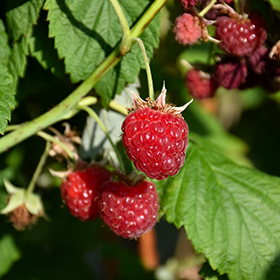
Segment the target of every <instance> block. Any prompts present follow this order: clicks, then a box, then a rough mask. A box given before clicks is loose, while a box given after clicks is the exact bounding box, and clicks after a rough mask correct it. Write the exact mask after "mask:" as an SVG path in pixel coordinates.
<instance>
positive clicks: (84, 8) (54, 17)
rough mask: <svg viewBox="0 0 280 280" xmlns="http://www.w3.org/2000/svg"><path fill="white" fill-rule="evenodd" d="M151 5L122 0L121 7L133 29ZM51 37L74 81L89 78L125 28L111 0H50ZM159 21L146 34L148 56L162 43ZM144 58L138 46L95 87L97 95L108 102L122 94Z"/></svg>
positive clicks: (47, 6) (133, 78) (48, 4)
mask: <svg viewBox="0 0 280 280" xmlns="http://www.w3.org/2000/svg"><path fill="white" fill-rule="evenodd" d="M150 4H151V2H150V1H149V0H142V1H140V0H137V1H129V0H123V1H121V2H120V5H121V7H122V9H123V12H124V14H125V16H126V18H127V21H128V23H129V25H130V26H133V24H134V23H135V22H136V21H137V20H138V19H139V17H140V16H141V15H142V13H143V12H144V10H145V9H146V8H147V7H148V6H149V5H150ZM45 8H46V9H48V20H49V21H50V24H49V36H51V37H54V38H55V47H56V48H57V50H58V54H59V57H60V58H65V66H66V72H67V73H70V78H71V81H72V82H75V83H76V82H79V81H81V80H84V79H86V78H87V77H88V76H89V75H90V74H91V73H92V72H93V71H94V69H95V68H96V67H97V66H98V65H99V64H100V63H101V62H102V61H103V60H104V59H105V58H106V56H108V55H109V54H110V53H111V51H112V50H113V48H114V47H115V46H116V45H117V43H118V42H119V41H120V40H121V38H122V35H123V34H122V29H121V26H120V23H119V20H118V17H117V16H116V13H115V11H114V9H113V8H112V6H111V4H110V1H108V0H93V1H87V0H47V1H46V4H45ZM159 27H160V21H159V17H158V16H157V17H156V18H155V19H154V20H153V21H152V22H151V23H150V25H149V26H148V27H147V28H146V30H145V31H144V32H143V34H142V36H141V38H142V40H143V41H144V43H145V47H146V50H147V54H148V57H149V58H150V57H151V56H152V54H153V47H156V46H157V45H158V43H159ZM141 67H142V68H144V59H143V57H142V54H141V51H140V48H139V47H138V46H137V45H136V44H135V45H134V46H133V48H132V50H131V52H130V53H129V54H128V55H126V56H125V57H124V58H123V59H122V61H121V63H120V64H119V65H117V66H116V67H115V68H114V69H113V70H111V71H110V72H109V73H107V75H106V76H105V77H104V78H103V79H101V80H100V81H99V82H98V84H97V85H96V91H97V93H98V94H99V95H100V96H102V97H103V98H105V100H106V102H105V103H108V101H109V100H110V99H111V98H112V97H113V95H114V94H115V93H120V92H121V91H122V89H123V88H124V86H125V82H128V83H133V82H134V81H135V78H136V75H138V73H139V71H140V69H141Z"/></svg>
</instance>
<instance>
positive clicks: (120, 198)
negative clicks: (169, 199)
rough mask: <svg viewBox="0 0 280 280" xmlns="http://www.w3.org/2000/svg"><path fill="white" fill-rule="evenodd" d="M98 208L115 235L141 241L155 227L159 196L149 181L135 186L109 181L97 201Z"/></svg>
mask: <svg viewBox="0 0 280 280" xmlns="http://www.w3.org/2000/svg"><path fill="white" fill-rule="evenodd" d="M98 207H99V210H100V217H101V218H102V219H103V221H104V222H105V224H107V225H108V226H109V227H110V228H111V229H112V231H113V232H114V233H115V234H117V235H120V236H122V237H124V238H138V237H140V236H141V235H142V234H143V233H145V232H147V231H148V230H150V229H151V228H152V227H153V226H154V225H155V224H156V221H157V218H158V209H159V203H158V194H157V191H156V188H155V185H154V184H153V183H152V182H149V181H142V182H139V183H136V185H134V186H132V187H130V186H128V185H127V184H126V183H125V182H116V181H108V182H107V183H105V185H104V187H103V191H102V194H101V196H100V198H99V199H98Z"/></svg>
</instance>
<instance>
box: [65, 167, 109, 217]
mask: <svg viewBox="0 0 280 280" xmlns="http://www.w3.org/2000/svg"><path fill="white" fill-rule="evenodd" d="M110 177H111V172H110V171H109V170H107V169H106V168H104V167H101V166H98V165H93V166H90V167H89V168H87V169H85V170H79V171H75V172H72V173H71V174H70V175H69V176H68V178H66V179H64V180H63V182H62V184H61V186H60V189H61V197H62V200H63V201H64V203H65V204H66V205H67V207H68V210H69V212H70V213H71V215H73V216H74V217H77V218H79V219H80V220H81V221H89V220H93V219H95V218H97V217H98V216H99V211H98V206H97V198H98V196H99V194H100V191H101V187H102V185H103V184H104V183H105V182H106V181H108V180H109V179H110Z"/></svg>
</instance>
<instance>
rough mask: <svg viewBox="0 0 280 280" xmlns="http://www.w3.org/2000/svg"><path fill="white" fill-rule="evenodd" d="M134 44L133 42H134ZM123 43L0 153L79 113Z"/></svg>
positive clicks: (0, 144) (137, 31)
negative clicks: (79, 105)
mask: <svg viewBox="0 0 280 280" xmlns="http://www.w3.org/2000/svg"><path fill="white" fill-rule="evenodd" d="M166 2H167V0H156V1H154V2H153V3H152V4H151V6H150V7H149V8H148V9H147V11H146V12H145V13H144V14H143V16H142V17H141V18H140V19H139V21H138V22H137V23H136V24H135V26H134V27H133V28H132V30H131V37H132V38H137V37H139V36H140V35H141V34H142V33H143V31H144V30H145V28H146V27H147V26H148V25H149V23H150V22H151V21H152V19H153V18H154V17H155V16H156V14H157V13H158V12H159V11H160V9H161V8H162V7H163V6H164V4H165V3H166ZM132 44H133V42H132ZM120 48H121V43H120V44H118V45H117V47H116V48H115V49H114V50H113V52H112V53H111V54H110V55H109V56H108V57H107V58H106V59H105V60H104V61H103V62H102V63H101V64H100V65H99V66H98V67H97V68H96V70H95V71H94V72H93V73H92V74H91V75H90V76H89V77H88V78H87V79H86V80H85V81H84V82H83V83H82V84H81V85H80V86H78V87H77V88H76V89H75V90H74V91H73V92H72V93H71V94H69V95H68V96H67V97H66V98H65V99H64V100H62V101H61V102H60V103H59V104H58V105H56V106H55V107H54V108H52V109H51V110H50V111H48V112H46V113H45V114H43V115H41V116H39V117H37V118H36V119H34V120H31V121H29V122H27V123H25V124H23V125H22V126H21V127H20V128H18V129H16V130H15V131H13V132H11V133H9V134H7V135H5V136H4V137H2V138H1V139H0V153H2V152H4V151H7V150H8V149H9V148H11V147H13V146H15V145H16V144H19V143H20V142H22V141H23V140H25V139H27V138H29V137H30V136H32V135H34V134H36V133H37V132H38V131H40V130H43V129H44V128H46V127H48V126H51V125H53V124H54V123H57V122H59V121H61V120H64V119H66V118H69V114H70V116H71V112H73V114H75V113H77V112H78V111H77V109H76V108H75V105H76V104H77V103H78V102H79V101H80V100H81V99H82V98H83V97H85V96H86V95H87V94H88V93H89V92H90V90H91V89H92V88H93V87H94V86H95V85H96V83H97V82H98V81H99V80H100V79H101V78H102V77H103V76H104V75H105V74H106V73H107V72H108V71H109V70H111V69H112V68H113V67H114V66H115V65H116V64H117V63H119V61H120V60H121V59H122V57H123V55H122V53H121V51H120Z"/></svg>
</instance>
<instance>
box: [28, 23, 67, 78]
mask: <svg viewBox="0 0 280 280" xmlns="http://www.w3.org/2000/svg"><path fill="white" fill-rule="evenodd" d="M28 46H29V49H30V54H31V55H32V56H33V57H35V58H36V59H37V61H38V62H39V63H40V64H41V66H42V67H43V68H44V69H50V70H51V72H52V73H53V74H55V75H57V76H59V77H62V76H64V75H65V69H64V63H63V60H60V59H59V58H58V54H57V51H56V49H55V48H54V40H53V39H52V38H48V23H47V22H46V20H45V19H44V18H43V19H41V18H40V19H39V20H38V23H37V25H35V26H34V28H33V34H32V36H31V37H30V38H29V39H28Z"/></svg>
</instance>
